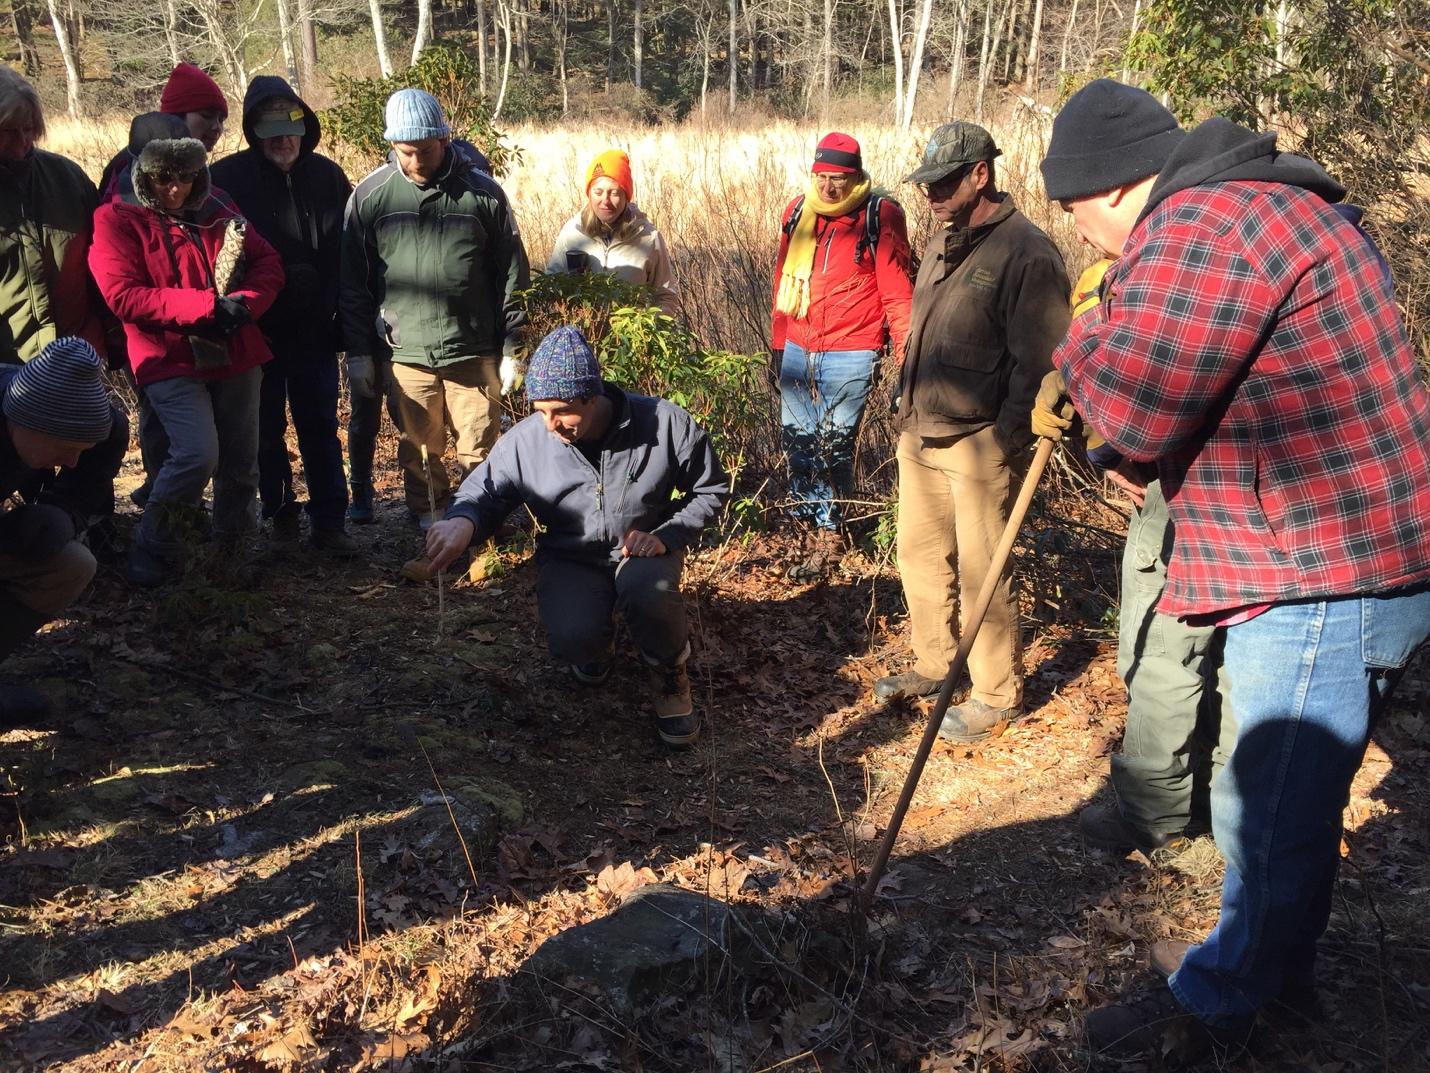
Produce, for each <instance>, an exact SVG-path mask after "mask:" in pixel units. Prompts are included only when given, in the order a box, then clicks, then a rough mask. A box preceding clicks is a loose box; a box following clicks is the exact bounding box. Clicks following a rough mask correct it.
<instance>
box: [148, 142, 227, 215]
mask: <svg viewBox="0 0 1430 1073" xmlns="http://www.w3.org/2000/svg"><path fill="white" fill-rule="evenodd" d="M207 161H208V152H207V151H206V150H205V149H204V143H203V142H201V141H199V140H198V139H197V138H155V139H154V140H153V141H151V142H149V143H148V144H147V145H146V146H144V148H143V149H142V150H141V151H140V153H139V156H138V157H137V158H135V160H134V164H133V166H132V167H131V168H130V171H131V172H132V173H133V193H134V199H135V200H136V201H137V202H138V203H139V204H140V205H143V206H144V207H145V208H146V209H153V210H154V211H155V212H163V211H164V209H163V208H162V207H161V206H160V205H159V202H158V199H156V198H155V197H154V195H153V193H152V192H151V191H150V189H149V177H150V176H152V175H156V174H158V173H159V172H161V171H196V172H198V178H196V179H195V180H194V185H193V187H192V188H191V189H190V190H189V196H188V197H187V198H185V199H184V204H183V208H182V210H181V211H183V212H192V211H193V210H194V209H197V208H198V207H199V206H200V205H202V204H203V203H204V202H205V201H206V200H207V199H208V196H209V191H210V190H211V189H212V188H213V181H212V180H211V179H210V178H209V168H208V163H207Z"/></svg>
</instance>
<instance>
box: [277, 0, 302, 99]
mask: <svg viewBox="0 0 1430 1073" xmlns="http://www.w3.org/2000/svg"><path fill="white" fill-rule="evenodd" d="M273 3H274V6H275V7H276V8H277V10H278V43H279V44H280V45H282V46H283V66H284V67H285V68H287V70H288V82H289V84H290V85H294V86H297V87H298V92H299V93H301V92H303V80H302V79H301V78H299V77H298V57H297V55H296V54H295V53H294V52H293V17H292V15H291V14H290V13H289V11H288V0H273Z"/></svg>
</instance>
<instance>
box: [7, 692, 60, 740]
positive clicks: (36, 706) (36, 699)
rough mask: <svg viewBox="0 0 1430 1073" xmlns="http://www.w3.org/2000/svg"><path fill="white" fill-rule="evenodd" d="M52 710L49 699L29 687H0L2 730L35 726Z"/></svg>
mask: <svg viewBox="0 0 1430 1073" xmlns="http://www.w3.org/2000/svg"><path fill="white" fill-rule="evenodd" d="M51 710H52V706H51V704H50V701H49V698H47V697H45V696H44V695H43V694H41V693H38V692H36V691H35V690H33V689H31V688H30V687H29V686H0V730H8V729H9V728H11V727H27V726H33V725H34V724H36V723H38V722H40V721H41V720H43V719H45V718H46V717H47V716H48V715H49V714H50V711H51Z"/></svg>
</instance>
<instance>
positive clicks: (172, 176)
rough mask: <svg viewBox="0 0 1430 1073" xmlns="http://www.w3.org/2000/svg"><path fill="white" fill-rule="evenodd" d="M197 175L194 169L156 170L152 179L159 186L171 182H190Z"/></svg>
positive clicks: (167, 184)
mask: <svg viewBox="0 0 1430 1073" xmlns="http://www.w3.org/2000/svg"><path fill="white" fill-rule="evenodd" d="M198 177H199V173H198V172H196V171H156V172H155V173H154V181H155V182H156V183H158V184H159V185H160V186H169V185H170V184H172V183H191V182H193V181H194V180H195V179H197V178H198Z"/></svg>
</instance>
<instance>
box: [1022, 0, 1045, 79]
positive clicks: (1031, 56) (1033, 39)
mask: <svg viewBox="0 0 1430 1073" xmlns="http://www.w3.org/2000/svg"><path fill="white" fill-rule="evenodd" d="M1042 43H1043V0H1038V4H1037V6H1036V7H1035V8H1033V29H1032V32H1031V34H1030V36H1029V37H1028V61H1027V70H1026V72H1025V74H1024V77H1023V89H1024V90H1025V91H1026V92H1028V93H1030V94H1031V93H1036V92H1037V90H1038V58H1039V57H1038V48H1039V46H1040V45H1041V44H1042Z"/></svg>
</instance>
